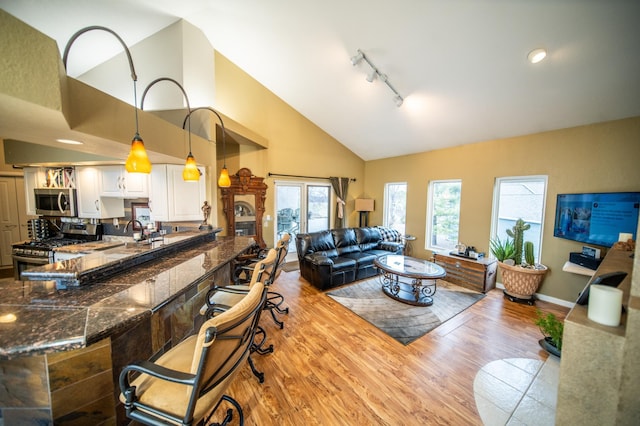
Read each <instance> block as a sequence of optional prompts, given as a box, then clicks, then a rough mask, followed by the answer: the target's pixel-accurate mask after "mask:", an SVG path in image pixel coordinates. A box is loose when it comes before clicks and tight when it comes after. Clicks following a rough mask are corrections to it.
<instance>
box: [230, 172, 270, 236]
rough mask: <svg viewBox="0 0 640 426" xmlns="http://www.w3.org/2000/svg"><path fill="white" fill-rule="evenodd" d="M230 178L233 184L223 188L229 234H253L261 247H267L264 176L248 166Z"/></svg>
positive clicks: (265, 186)
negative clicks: (264, 219) (264, 217)
mask: <svg viewBox="0 0 640 426" xmlns="http://www.w3.org/2000/svg"><path fill="white" fill-rule="evenodd" d="M230 178H231V186H230V187H229V188H221V190H222V203H223V208H222V209H223V212H224V214H225V216H226V217H227V235H238V236H252V237H254V238H255V240H256V243H258V245H260V247H265V246H266V244H265V242H264V239H263V238H262V215H263V214H264V202H265V199H266V198H267V185H266V184H265V183H264V182H263V181H264V178H261V177H257V176H254V175H253V174H252V173H251V170H249V169H247V168H242V169H240V170H238V172H237V173H236V174H235V175H233V176H230Z"/></svg>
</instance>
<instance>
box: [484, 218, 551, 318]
mask: <svg viewBox="0 0 640 426" xmlns="http://www.w3.org/2000/svg"><path fill="white" fill-rule="evenodd" d="M529 228H531V225H529V224H528V223H525V221H524V220H522V219H518V220H517V221H516V223H515V225H514V226H513V228H511V229H507V236H508V238H507V239H506V240H505V241H504V242H503V241H501V240H500V239H499V238H498V237H496V238H495V239H493V240H491V247H490V248H491V252H492V253H493V255H494V256H495V257H496V258H497V259H498V267H499V269H500V272H501V273H502V284H503V285H504V294H505V296H506V297H507V298H508V299H509V300H511V301H512V302H521V303H527V304H529V305H533V304H534V302H535V298H534V296H533V295H534V294H535V292H536V291H537V290H538V287H539V286H540V284H541V283H542V280H543V279H544V276H545V274H546V273H547V270H548V268H547V267H546V266H544V265H541V264H539V263H536V262H535V255H534V247H533V243H532V242H531V241H524V231H526V230H527V229H529ZM509 238H511V239H509ZM505 247H506V248H508V250H504V249H505ZM505 251H506V252H508V253H509V254H511V253H513V254H512V255H510V256H508V257H506V256H504V252H505Z"/></svg>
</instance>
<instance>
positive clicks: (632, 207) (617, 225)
mask: <svg viewBox="0 0 640 426" xmlns="http://www.w3.org/2000/svg"><path fill="white" fill-rule="evenodd" d="M639 212H640V192H602V193H590V194H558V199H557V203H556V219H555V226H554V228H553V236H554V237H559V238H566V239H568V240H574V241H580V242H582V243H586V244H594V245H599V246H604V247H611V246H612V245H613V244H614V243H615V242H617V241H618V236H619V234H620V233H622V232H624V233H629V234H632V235H633V239H634V240H635V239H636V231H637V229H638V213H639Z"/></svg>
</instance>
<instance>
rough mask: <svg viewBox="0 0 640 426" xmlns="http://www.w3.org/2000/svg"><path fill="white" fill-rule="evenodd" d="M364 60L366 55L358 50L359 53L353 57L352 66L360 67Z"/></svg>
mask: <svg viewBox="0 0 640 426" xmlns="http://www.w3.org/2000/svg"><path fill="white" fill-rule="evenodd" d="M363 58H364V53H362V52H361V51H360V49H358V53H356V54H355V55H353V56H352V57H351V65H353V66H354V67H355V66H356V65H358V64H359V63H360V61H361V60H362V59H363Z"/></svg>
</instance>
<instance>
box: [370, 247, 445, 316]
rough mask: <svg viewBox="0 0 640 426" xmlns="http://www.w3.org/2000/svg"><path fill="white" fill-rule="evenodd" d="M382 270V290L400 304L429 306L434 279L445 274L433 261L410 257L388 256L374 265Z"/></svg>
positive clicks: (377, 260)
mask: <svg viewBox="0 0 640 426" xmlns="http://www.w3.org/2000/svg"><path fill="white" fill-rule="evenodd" d="M373 263H374V264H375V265H376V267H377V268H378V269H380V270H381V271H382V274H381V275H379V277H380V283H381V284H382V291H384V293H385V294H386V295H387V296H389V297H391V298H393V299H395V300H398V301H400V302H403V303H408V304H410V305H417V306H431V305H432V304H433V297H432V296H433V295H434V294H435V293H436V280H438V279H440V278H444V277H445V276H446V275H447V273H446V272H445V270H444V269H443V268H442V267H441V266H440V265H436V264H435V263H434V262H429V261H427V260H422V259H415V258H413V257H409V256H402V255H397V254H393V255H392V254H387V255H383V256H380V257H379V258H377V259H376V260H375V261H374V262H373Z"/></svg>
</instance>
